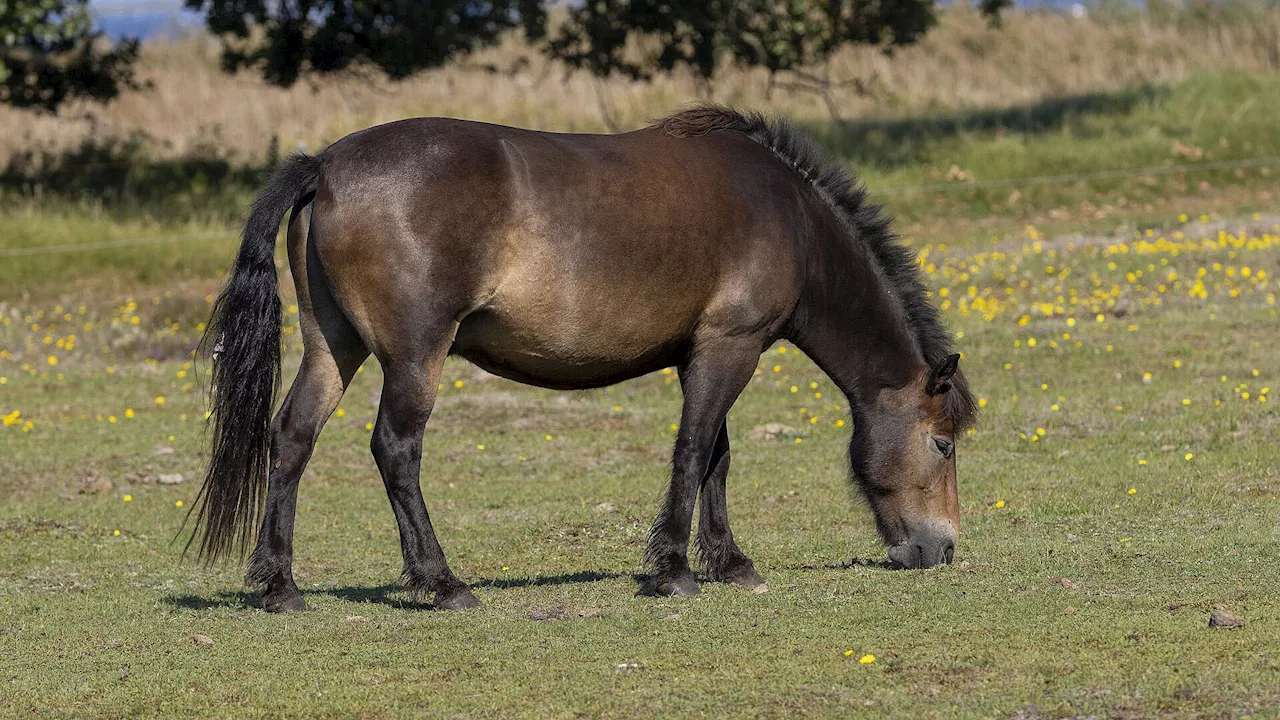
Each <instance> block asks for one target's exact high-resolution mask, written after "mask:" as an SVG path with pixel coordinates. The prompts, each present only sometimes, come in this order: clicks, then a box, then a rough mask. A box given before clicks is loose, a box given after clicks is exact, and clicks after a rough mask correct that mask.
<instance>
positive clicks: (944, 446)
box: [930, 437, 955, 458]
mask: <svg viewBox="0 0 1280 720" xmlns="http://www.w3.org/2000/svg"><path fill="white" fill-rule="evenodd" d="M930 439H931V440H933V448H934V449H935V450H937V451H938V453H939V454H940V455H942V457H944V458H949V457H951V451H952V450H954V449H955V443H953V442H952V441H950V440H943V439H942V438H937V437H936V438H930Z"/></svg>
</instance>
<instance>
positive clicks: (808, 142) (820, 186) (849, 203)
mask: <svg viewBox="0 0 1280 720" xmlns="http://www.w3.org/2000/svg"><path fill="white" fill-rule="evenodd" d="M656 126H657V127H658V129H660V130H662V131H663V132H666V133H667V134H669V135H672V136H674V137H694V136H698V135H705V134H707V133H709V132H714V131H718V130H730V131H733V132H740V133H742V134H744V135H746V136H747V137H749V138H751V139H752V140H754V141H756V142H757V143H759V144H761V145H763V146H764V147H767V148H769V149H770V150H771V151H773V154H774V155H776V156H777V157H778V159H780V160H782V161H783V162H784V163H786V164H787V165H788V166H790V167H791V168H792V169H793V170H795V172H796V173H798V174H799V175H800V176H801V177H803V178H804V179H805V180H807V181H808V182H809V183H810V184H811V185H813V186H814V188H816V189H817V190H818V194H819V195H821V196H822V197H823V199H825V200H826V201H827V202H828V203H829V204H830V205H831V207H832V209H833V210H835V211H836V213H837V214H839V215H841V216H842V217H844V218H845V220H846V221H847V222H848V223H849V224H850V225H852V226H853V227H854V228H855V229H856V230H857V235H858V237H859V238H860V239H861V240H862V242H863V243H864V244H865V245H866V247H867V249H868V250H869V251H870V252H871V257H872V258H874V259H875V261H876V262H877V263H878V264H879V266H880V269H881V271H882V272H883V273H884V275H885V277H886V278H887V279H888V280H889V282H891V283H892V284H893V286H894V288H895V289H897V291H898V298H899V300H900V301H901V303H902V310H903V315H904V317H905V318H906V321H907V324H908V325H909V326H910V328H911V330H912V332H913V334H914V336H915V339H916V343H917V344H918V345H919V348H920V353H921V355H922V356H923V357H924V360H925V362H926V363H928V364H929V365H930V366H931V367H934V366H936V365H937V364H938V363H940V362H942V360H943V359H944V358H946V357H947V356H948V355H950V354H951V353H952V352H953V350H952V349H951V333H950V332H949V331H948V330H947V328H946V326H945V325H944V324H943V323H942V320H941V318H939V317H938V310H937V308H935V307H934V306H933V303H932V302H930V301H929V296H928V292H927V290H926V289H925V286H924V280H923V278H922V277H921V274H920V266H919V264H918V263H917V262H916V254H915V251H913V250H912V249H911V248H909V247H907V246H906V245H903V244H902V243H901V242H899V238H898V236H897V235H896V234H894V232H893V230H892V228H891V227H890V218H889V217H888V216H886V215H885V214H884V212H883V210H882V208H881V207H880V206H879V205H876V204H874V203H870V202H867V191H866V188H865V187H863V186H862V185H861V184H860V183H859V182H858V181H857V179H856V178H855V177H854V176H853V174H852V173H850V172H849V171H848V170H846V169H845V168H844V167H842V166H841V165H839V164H837V163H835V162H833V161H832V160H831V159H830V158H829V157H828V156H827V154H826V153H825V152H823V151H822V149H821V148H819V147H818V146H817V145H816V144H815V143H814V142H813V140H812V139H811V138H810V137H809V136H808V135H807V134H805V133H804V132H802V131H800V130H797V129H796V128H795V127H793V126H792V125H791V124H790V123H788V122H787V121H785V120H777V121H774V122H770V121H768V120H766V119H765V117H764V116H763V115H761V114H760V113H757V112H748V113H742V112H738V111H737V110H733V109H731V108H727V107H723V106H720V105H712V104H704V105H698V106H695V107H692V108H689V109H687V110H683V111H681V112H678V113H676V114H674V115H671V116H669V117H666V118H664V119H662V120H659V121H658V122H657V123H656ZM952 385H953V390H952V392H948V393H947V397H946V413H947V416H948V418H950V419H951V421H952V422H953V423H954V424H955V427H956V429H957V430H960V429H963V428H967V427H969V426H970V425H972V424H973V421H974V417H975V415H976V414H977V404H976V403H975V402H974V398H973V394H972V393H971V392H970V390H969V383H968V381H967V380H965V378H964V375H963V373H957V374H956V376H955V378H954V380H953V382H952Z"/></svg>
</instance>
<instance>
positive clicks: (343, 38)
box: [186, 0, 1012, 85]
mask: <svg viewBox="0 0 1280 720" xmlns="http://www.w3.org/2000/svg"><path fill="white" fill-rule="evenodd" d="M1011 2H1012V0H980V5H979V6H980V7H981V8H982V10H983V11H984V12H985V13H986V14H987V15H988V16H990V17H992V18H996V17H998V14H999V11H1000V10H1001V9H1002V8H1003V7H1005V6H1007V5H1009V4H1011ZM186 3H187V6H188V7H190V8H192V9H194V10H200V11H203V12H205V13H207V15H208V23H209V29H210V30H212V31H213V32H215V33H217V34H219V35H220V36H222V38H223V40H224V48H225V53H224V62H225V65H226V67H227V69H229V70H234V69H239V68H244V67H257V68H260V69H261V70H262V71H263V73H264V75H265V76H266V77H267V79H268V80H270V81H272V82H274V83H277V84H280V85H289V84H292V83H293V82H295V81H296V80H297V79H298V78H299V77H300V76H302V75H303V74H306V73H308V72H320V73H324V72H331V71H335V70H343V69H346V68H349V67H351V66H353V65H355V64H357V63H361V62H367V63H371V64H373V65H374V66H376V67H378V68H380V69H381V70H382V71H384V72H386V73H387V74H388V75H389V76H391V77H393V78H401V77H405V76H407V75H410V74H412V73H414V72H416V71H418V70H422V69H424V68H428V67H432V66H437V65H440V64H442V63H444V62H446V61H447V60H449V59H450V58H453V57H455V56H459V55H464V54H466V53H467V52H470V51H472V50H475V49H478V48H481V47H484V46H487V45H491V44H493V43H495V42H496V41H497V40H498V38H499V37H500V36H501V34H502V33H503V32H505V31H507V30H510V29H513V28H516V27H523V28H524V30H525V32H526V34H527V36H528V37H529V38H530V39H531V40H533V41H535V42H537V44H538V46H539V47H540V48H541V49H542V50H543V51H544V52H546V53H547V54H548V55H549V56H551V57H553V58H556V59H560V60H563V61H565V62H566V63H568V64H569V65H571V66H574V67H581V68H586V69H588V70H590V71H591V72H593V73H595V74H597V75H601V76H603V75H608V74H610V73H614V72H617V73H621V74H624V75H627V76H629V77H632V78H637V79H642V78H649V77H652V76H653V75H654V74H656V73H661V72H665V71H669V70H671V69H672V68H675V67H677V66H687V67H689V68H691V69H692V70H693V71H694V73H695V74H696V75H698V76H699V77H702V78H709V77H711V76H712V75H713V74H714V73H715V70H716V68H717V67H718V66H719V64H720V63H721V62H722V61H723V60H724V59H726V58H728V59H730V60H732V61H733V62H736V63H740V64H742V65H750V66H759V67H764V68H767V69H769V70H770V71H774V72H777V71H783V70H796V69H799V68H804V67H808V66H812V65H814V64H816V63H819V62H822V61H823V60H825V59H826V58H828V57H829V56H830V55H831V54H832V53H833V52H835V51H836V50H838V49H839V48H841V47H842V46H845V45H848V44H854V43H864V44H872V45H881V46H884V47H886V48H887V47H892V46H895V45H905V44H909V43H913V42H915V41H916V40H918V39H919V38H920V37H921V36H923V35H924V33H926V32H927V31H928V30H929V28H931V27H932V26H933V25H934V24H935V22H936V7H935V0H704V1H702V2H684V1H682V0H587V1H586V2H584V3H582V4H579V5H575V6H573V7H570V8H568V11H567V12H568V18H567V20H566V21H565V22H564V23H563V24H561V25H560V26H559V27H558V28H556V30H555V31H554V32H553V33H551V34H550V36H548V35H547V33H546V25H547V10H548V8H547V5H548V3H547V0H451V1H446V2H435V1H432V2H413V1H411V0H282V1H281V2H264V1H263V0H256V1H255V0H186Z"/></svg>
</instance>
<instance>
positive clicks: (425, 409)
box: [371, 344, 480, 610]
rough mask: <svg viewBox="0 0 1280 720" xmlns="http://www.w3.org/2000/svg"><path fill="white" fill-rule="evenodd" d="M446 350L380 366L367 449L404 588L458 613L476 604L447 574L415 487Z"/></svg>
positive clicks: (466, 588) (467, 590)
mask: <svg viewBox="0 0 1280 720" xmlns="http://www.w3.org/2000/svg"><path fill="white" fill-rule="evenodd" d="M447 347H448V346H447V344H446V345H445V346H444V349H443V350H441V351H439V352H435V353H432V356H430V357H428V358H426V359H425V360H424V361H418V360H416V359H412V360H410V361H408V362H401V361H391V362H384V363H383V373H384V375H385V379H384V381H383V386H382V400H381V402H380V404H379V406H378V421H377V424H376V425H374V428H373V441H372V443H371V449H372V450H373V459H374V461H375V462H376V463H377V464H378V470H379V472H381V474H382V482H383V484H384V485H385V486H386V489H387V497H388V498H389V499H390V500H391V509H392V511H393V512H395V515H396V524H397V525H398V526H399V528H400V550H401V552H402V554H403V555H404V572H403V575H404V582H405V587H406V588H408V590H409V591H410V592H412V593H414V594H419V593H434V594H435V606H436V607H437V608H439V609H443V610H460V609H464V608H471V607H477V606H479V605H480V601H479V600H477V599H476V596H475V595H474V594H473V593H472V592H471V588H470V586H468V585H467V584H466V583H464V582H462V581H461V580H459V579H458V578H457V576H455V575H454V574H453V571H452V570H450V569H449V563H448V562H447V561H446V560H445V557H444V550H443V549H441V547H440V543H439V541H438V540H436V533H435V530H434V529H433V528H432V527H431V517H430V515H428V514H427V506H426V503H425V502H424V501H423V499H422V488H421V486H420V485H419V484H418V475H419V473H420V471H421V468H422V434H423V431H424V430H425V429H426V425H427V420H428V418H430V417H431V410H432V408H433V407H434V406H435V400H436V389H437V383H438V382H439V379H440V372H441V370H442V369H443V367H444V359H445V356H446V354H447Z"/></svg>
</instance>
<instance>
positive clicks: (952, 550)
mask: <svg viewBox="0 0 1280 720" xmlns="http://www.w3.org/2000/svg"><path fill="white" fill-rule="evenodd" d="M955 559H956V544H955V543H952V542H949V543H947V547H946V548H945V549H944V550H943V551H942V561H943V562H945V563H946V564H948V565H950V564H951V561H952V560H955Z"/></svg>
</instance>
